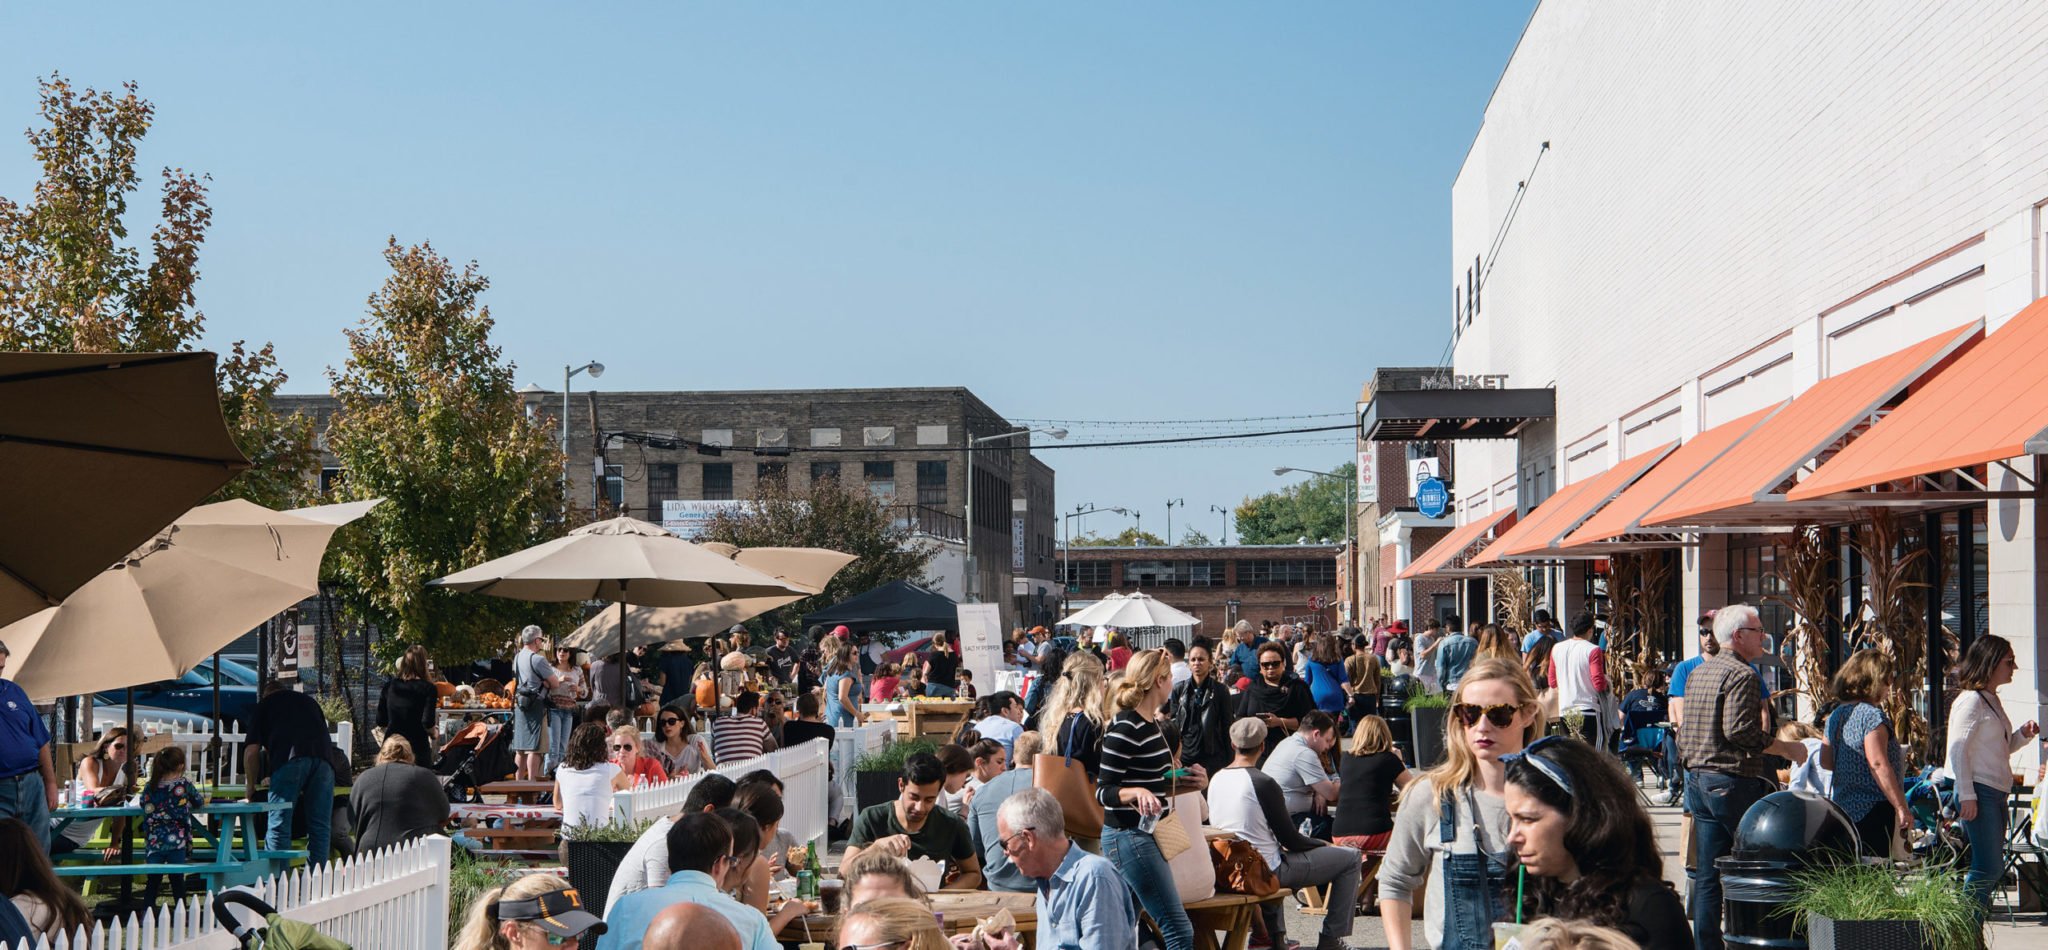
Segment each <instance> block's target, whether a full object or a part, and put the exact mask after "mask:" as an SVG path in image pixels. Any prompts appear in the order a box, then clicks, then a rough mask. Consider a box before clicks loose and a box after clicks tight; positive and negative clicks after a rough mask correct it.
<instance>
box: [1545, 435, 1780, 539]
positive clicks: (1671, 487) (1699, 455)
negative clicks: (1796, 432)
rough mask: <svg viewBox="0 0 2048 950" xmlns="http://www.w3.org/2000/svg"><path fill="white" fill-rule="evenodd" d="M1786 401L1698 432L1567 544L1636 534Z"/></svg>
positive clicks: (1571, 536)
mask: <svg viewBox="0 0 2048 950" xmlns="http://www.w3.org/2000/svg"><path fill="white" fill-rule="evenodd" d="M1784 405H1785V404H1784V403H1779V404H1777V405H1775V406H1768V407H1765V408H1763V409H1759V410H1757V411H1755V412H1752V413H1750V414H1749V415H1746V416H1743V417H1742V418H1740V419H1735V420H1732V421H1729V422H1723V423H1721V424H1720V425H1717V426H1715V427H1713V428H1711V429H1708V430H1707V431H1705V432H1702V433H1700V434H1699V435H1696V436H1693V437H1692V438H1691V439H1690V440H1688V441H1687V442H1686V443H1685V444H1684V445H1681V446H1679V447H1678V451H1676V452H1673V453H1671V454H1670V455H1669V456H1667V457H1666V458H1665V459H1664V461H1663V462H1661V463H1659V464H1658V465H1657V467H1656V468H1653V469H1650V472H1649V474H1647V475H1644V476H1643V477H1642V478H1640V479H1637V480H1636V483H1635V485H1633V486H1631V487H1630V488H1629V490H1627V491H1625V492H1622V493H1621V496H1620V497H1618V498H1616V499H1614V500H1613V501H1611V502H1609V503H1608V504H1607V507H1605V508H1602V509H1600V510H1599V511H1597V512H1595V513H1594V514H1593V517H1591V518H1588V519H1586V523H1585V524H1584V525H1581V526H1580V527H1579V530H1577V531H1574V532H1572V533H1571V534H1568V535H1566V536H1565V539H1564V546H1565V547H1568V548H1569V547H1576V546H1579V545H1585V544H1595V543H1599V542H1605V541H1612V540H1614V539H1615V538H1619V537H1622V536H1623V535H1629V534H1635V533H1637V532H1638V531H1641V530H1642V527H1643V516H1644V515H1646V514H1649V512H1650V509H1652V508H1655V507H1657V505H1659V504H1661V503H1662V502H1663V501H1664V499H1666V498H1669V497H1671V493H1672V492H1675V491H1677V490H1678V489H1679V488H1680V487H1681V486H1683V485H1684V484H1685V483H1686V482H1688V481H1691V480H1692V477H1693V476H1694V475H1698V474H1699V473H1700V470H1701V469H1703V468H1706V467H1707V466H1709V465H1712V464H1714V460H1716V459H1718V458H1720V457H1721V455H1722V454H1723V453H1725V452H1727V451H1728V448H1729V447H1730V446H1732V445H1734V444H1735V443H1736V442H1738V441H1740V440H1741V439H1742V437H1743V436H1745V435H1748V434H1749V431H1750V430H1751V429H1754V428H1756V427H1757V424H1758V423H1761V422H1763V421H1764V420H1765V419H1767V418H1770V415H1771V413H1774V412H1777V411H1778V410H1779V409H1780V408H1782V407H1783V406H1784Z"/></svg>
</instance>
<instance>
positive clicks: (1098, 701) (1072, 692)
mask: <svg viewBox="0 0 2048 950" xmlns="http://www.w3.org/2000/svg"><path fill="white" fill-rule="evenodd" d="M1108 708H1109V680H1108V679H1107V678H1105V676H1104V674H1103V669H1102V659H1101V658H1100V657H1098V656H1096V655H1095V654H1093V653H1089V652H1087V651H1085V650H1077V651H1075V652H1074V653H1071V654H1069V655H1068V656H1067V658H1066V659H1065V660H1064V661H1063V662H1061V664H1060V679H1059V682H1057V683H1054V684H1053V687H1052V696H1051V698H1049V699H1047V700H1046V701H1045V709H1044V710H1043V711H1044V713H1045V715H1044V717H1043V718H1042V719H1041V722H1042V723H1043V725H1042V726H1041V729H1040V731H1041V732H1043V733H1045V737H1046V739H1047V743H1048V745H1049V748H1047V749H1046V753H1047V754H1048V755H1066V756H1072V757H1073V758H1074V759H1076V760H1078V761H1079V762H1080V763H1081V764H1082V765H1083V766H1084V767H1086V768H1087V769H1088V774H1089V775H1091V776H1092V775H1095V774H1096V773H1097V772H1098V771H1100V769H1101V764H1102V756H1101V749H1100V748H1099V747H1098V746H1099V745H1100V739H1101V737H1102V723H1103V720H1104V719H1106V718H1108V717H1107V712H1108Z"/></svg>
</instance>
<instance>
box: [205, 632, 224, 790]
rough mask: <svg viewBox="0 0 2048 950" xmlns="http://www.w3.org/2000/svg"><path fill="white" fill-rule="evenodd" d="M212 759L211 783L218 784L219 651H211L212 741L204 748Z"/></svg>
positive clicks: (219, 774) (219, 772)
mask: <svg viewBox="0 0 2048 950" xmlns="http://www.w3.org/2000/svg"><path fill="white" fill-rule="evenodd" d="M206 752H207V755H209V756H210V757H212V759H213V781H214V782H215V784H218V783H219V782H220V776H221V767H220V651H219V650H215V651H213V741H212V742H211V743H209V744H208V745H207V747H206Z"/></svg>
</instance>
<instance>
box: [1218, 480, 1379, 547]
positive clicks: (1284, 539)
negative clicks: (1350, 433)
mask: <svg viewBox="0 0 2048 950" xmlns="http://www.w3.org/2000/svg"><path fill="white" fill-rule="evenodd" d="M1357 468H1358V466H1357V464H1356V463H1354V462H1346V463H1344V464H1343V465H1340V466H1338V467H1336V468H1333V469H1330V472H1331V474H1333V475H1336V476H1337V477H1336V478H1323V477H1321V476H1318V475H1311V476H1308V477H1307V479H1306V480H1304V481H1300V482H1297V483H1295V484H1292V485H1289V486H1287V487H1286V488H1282V489H1280V490H1279V491H1270V492H1267V493H1265V494H1263V495H1259V496H1257V497H1254V498H1246V499H1245V500H1244V502H1243V503H1242V504H1239V505H1238V506H1237V535H1238V543H1240V544H1293V543H1295V542H1296V541H1299V540H1301V539H1302V538H1304V537H1306V538H1308V539H1309V540H1310V541H1320V540H1322V539H1324V538H1329V539H1330V540H1332V541H1334V540H1337V539H1339V538H1342V537H1344V519H1345V511H1344V503H1345V499H1346V497H1347V496H1346V492H1347V490H1348V488H1349V486H1350V484H1351V483H1352V482H1353V481H1354V480H1356V479H1357V477H1358V474H1357Z"/></svg>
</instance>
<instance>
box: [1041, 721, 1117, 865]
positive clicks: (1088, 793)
mask: <svg viewBox="0 0 2048 950" xmlns="http://www.w3.org/2000/svg"><path fill="white" fill-rule="evenodd" d="M1067 731H1068V733H1069V734H1070V735H1071V733H1072V732H1073V726H1072V724H1071V722H1070V723H1069V724H1068V727H1067ZM1060 748H1062V749H1065V750H1067V752H1066V754H1065V755H1048V754H1046V753H1043V752H1041V753H1039V754H1038V755H1037V756H1036V757H1034V758H1033V759H1032V762H1031V784H1032V786H1033V787H1036V788H1042V789H1045V790H1046V791H1048V792H1051V793H1052V797H1054V798H1057V799H1059V801H1060V810H1061V811H1063V812H1066V816H1067V834H1068V835H1069V836H1071V837H1078V838H1100V837H1102V803H1101V802H1100V801H1097V800H1096V798H1095V780H1094V779H1091V778H1089V777H1088V768H1087V766H1084V765H1082V764H1081V763H1079V762H1076V761H1074V745H1073V742H1072V741H1070V740H1069V741H1063V742H1061V743H1060Z"/></svg>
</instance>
